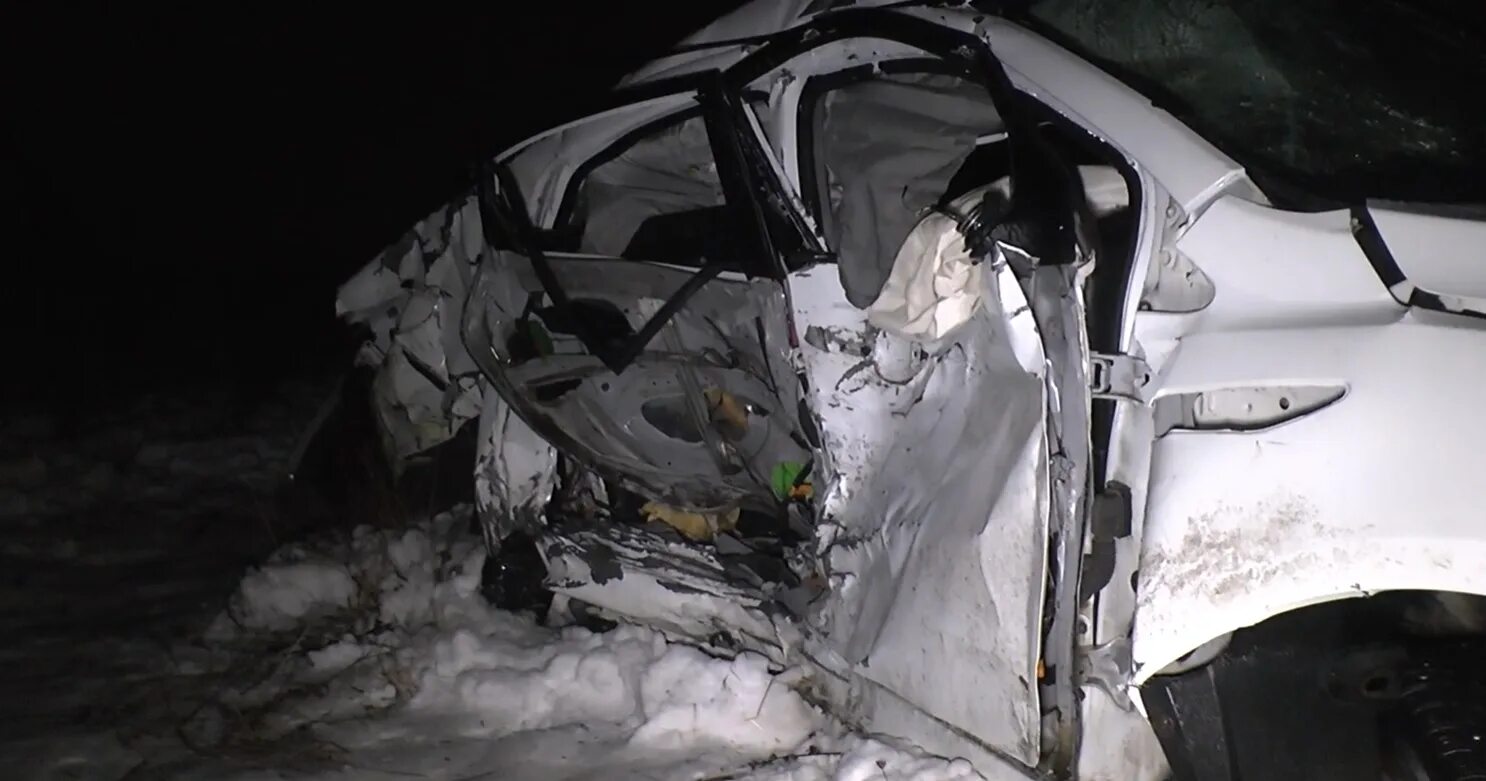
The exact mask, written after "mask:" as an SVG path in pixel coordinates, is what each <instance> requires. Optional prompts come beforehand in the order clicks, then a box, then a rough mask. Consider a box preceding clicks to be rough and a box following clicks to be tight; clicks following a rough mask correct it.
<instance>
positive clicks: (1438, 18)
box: [1028, 0, 1486, 207]
mask: <svg viewBox="0 0 1486 781" xmlns="http://www.w3.org/2000/svg"><path fill="white" fill-rule="evenodd" d="M1028 13H1029V14H1030V16H1031V19H1030V22H1031V24H1032V25H1033V26H1034V27H1035V28H1036V29H1038V31H1039V32H1043V33H1044V34H1047V35H1048V36H1049V37H1051V38H1053V39H1054V40H1057V41H1059V42H1061V43H1063V44H1064V45H1065V46H1067V47H1068V48H1069V49H1071V50H1072V51H1074V52H1075V53H1077V54H1079V55H1080V56H1082V57H1084V58H1086V59H1088V60H1090V61H1091V62H1093V63H1095V64H1096V65H1099V66H1100V67H1102V68H1104V69H1105V70H1107V71H1109V72H1110V73H1111V74H1113V75H1115V76H1116V77H1118V78H1121V79H1122V80H1124V81H1125V82H1127V83H1128V84H1130V85H1131V86H1132V87H1134V88H1135V89H1137V90H1140V91H1141V92H1143V93H1144V94H1146V95H1148V96H1150V97H1151V98H1152V99H1153V100H1154V101H1156V102H1157V104H1158V105H1159V106H1161V107H1162V108H1164V109H1166V110H1168V111H1170V112H1171V113H1172V114H1173V115H1175V116H1176V117H1177V118H1178V119H1180V120H1182V121H1183V122H1186V123H1187V124H1189V125H1191V126H1192V128H1193V129H1194V130H1196V131H1197V132H1199V133H1201V134H1203V135H1204V136H1205V137H1206V138H1207V139H1208V140H1209V141H1211V142H1212V143H1213V144H1215V145H1216V146H1218V147H1219V148H1221V149H1223V150H1224V151H1225V152H1227V153H1228V154H1229V155H1231V156H1232V157H1234V158H1235V159H1236V160H1237V161H1238V162H1239V163H1240V164H1242V165H1244V166H1245V167H1247V168H1248V169H1249V174H1250V176H1251V177H1252V178H1253V179H1254V180H1255V182H1256V183H1257V184H1258V185H1259V186H1260V187H1261V188H1263V189H1264V190H1265V192H1266V194H1267V195H1269V196H1270V197H1271V199H1272V200H1275V201H1276V202H1280V203H1286V204H1289V205H1294V206H1300V207H1306V206H1309V205H1316V206H1321V205H1325V204H1321V203H1316V201H1317V200H1318V199H1319V200H1321V201H1324V202H1332V203H1334V202H1342V203H1359V202H1361V201H1363V200H1365V199H1385V200H1398V201H1421V202H1432V203H1447V202H1457V203H1467V202H1469V203H1482V202H1486V104H1483V103H1482V101H1480V100H1478V99H1475V98H1473V97H1472V92H1471V90H1470V89H1469V88H1462V85H1476V84H1480V83H1482V82H1483V81H1486V56H1483V54H1482V49H1481V46H1480V40H1481V36H1482V33H1483V31H1486V10H1483V7H1482V6H1481V5H1480V4H1478V3H1470V4H1467V3H1456V4H1453V5H1452V4H1449V3H1444V2H1440V1H1439V0H1423V1H1422V2H1420V1H1416V2H1411V3H1404V2H1399V1H1398V0H1371V1H1369V2H1363V3H1353V2H1342V1H1341V0H1304V1H1297V0H1265V1H1264V2H1257V3H1240V4H1237V5H1232V6H1230V5H1228V4H1220V3H1213V2H1210V0H1137V1H1136V2H1134V3H1117V4H1116V3H1103V2H1098V1H1097V0H1044V1H1043V2H1038V3H1035V4H1034V5H1033V6H1032V7H1031V9H1030V10H1029V12H1028Z"/></svg>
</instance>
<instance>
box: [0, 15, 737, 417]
mask: <svg viewBox="0 0 1486 781" xmlns="http://www.w3.org/2000/svg"><path fill="white" fill-rule="evenodd" d="M740 4H741V3H740V2H738V0H702V1H700V2H690V3H684V4H683V3H677V4H663V5H662V4H654V5H652V4H650V3H640V2H631V3H615V2H609V3H597V2H590V3H582V2H579V3H572V2H569V3H561V4H558V3H548V4H522V5H516V4H514V3H501V2H487V3H484V4H481V5H479V6H476V7H468V8H466V7H444V8H437V7H428V6H424V5H419V6H416V7H415V6H411V5H407V6H403V7H402V8H400V9H393V8H390V7H381V6H374V5H371V4H358V5H355V6H347V7H345V8H344V9H343V10H341V11H340V12H339V13H336V14H329V13H326V12H324V11H323V10H322V11H315V12H313V13H312V14H307V13H305V12H303V11H302V10H299V9H291V8H290V7H288V6H283V7H273V6H269V5H262V6H252V7H236V8H234V7H232V6H219V5H216V4H209V5H210V7H197V8H195V9H189V8H185V7H180V8H155V9H147V8H144V7H143V6H139V5H137V4H129V5H125V4H117V5H114V6H112V7H110V9H109V10H102V9H99V8H80V7H69V8H51V9H50V10H48V11H45V12H44V13H45V16H44V17H33V18H27V19H24V20H15V19H12V20H10V21H9V22H8V23H5V24H4V27H5V28H6V32H5V33H4V35H5V36H6V37H7V38H10V40H8V41H6V49H7V51H9V52H10V56H11V57H12V58H13V60H12V63H11V64H10V66H9V67H8V68H7V70H8V71H9V75H8V76H7V77H6V80H7V81H8V82H9V84H8V85H7V92H8V93H9V97H8V99H7V100H6V101H5V103H6V108H5V109H4V110H3V111H0V114H3V116H4V118H3V120H0V121H3V123H4V125H5V131H6V137H5V138H4V141H5V147H6V154H5V159H4V167H3V169H0V179H3V181H4V182H5V187H4V202H3V204H0V211H3V213H4V215H5V220H6V227H5V230H4V236H5V240H4V244H3V245H0V257H3V258H4V266H3V268H4V272H5V273H4V278H3V283H0V306H3V318H4V319H3V327H4V333H5V334H6V335H7V336H6V338H5V341H4V344H5V348H4V349H5V354H3V357H0V360H3V362H4V365H5V367H6V368H5V369H3V370H0V374H3V377H4V382H3V389H4V393H5V394H6V397H7V398H14V397H24V398H27V399H30V400H32V401H35V400H42V401H47V402H57V403H64V404H67V403H72V402H73V401H75V400H76V399H77V398H80V397H87V396H93V397H95V398H96V397H99V396H128V395H129V394H133V393H137V392H141V391H156V390H160V389H163V388H169V387H172V386H183V385H202V384H206V385H222V384H230V385H233V386H235V387H238V388H240V389H243V390H244V391H245V392H249V391H251V389H252V388H253V387H255V386H261V385H266V384H272V383H274V382H277V381H279V379H280V378H282V377H284V376H287V375H292V374H295V373H298V372H305V371H319V370H322V369H326V368H327V367H328V368H329V369H330V370H335V369H339V368H340V367H342V366H345V365H348V363H349V356H350V349H351V347H352V346H353V340H352V339H351V338H350V333H349V331H348V329H346V328H344V327H343V326H341V325H339V324H338V322H337V321H336V320H335V318H334V293H335V287H336V285H338V284H339V283H340V282H341V281H343V280H344V279H345V278H347V277H348V276H350V274H351V273H353V272H354V271H355V270H356V269H357V268H359V267H360V266H361V265H362V264H363V263H365V262H366V261H367V260H369V259H370V258H371V257H372V255H374V254H375V253H376V252H377V251H378V250H379V249H380V248H381V247H382V246H384V245H385V244H387V243H388V242H390V241H392V240H393V239H395V238H396V237H397V236H398V235H399V234H400V233H401V232H402V231H404V230H406V229H407V228H408V227H410V226H411V224H412V223H413V222H414V221H416V220H417V219H419V218H421V217H422V216H423V215H425V214H426V213H428V212H429V211H431V210H432V209H433V208H435V207H436V206H438V205H439V204H440V203H442V202H443V201H444V200H446V199H447V198H449V197H450V196H452V195H454V194H455V192H456V191H457V189H458V188H459V187H460V186H461V185H462V182H463V181H464V177H465V176H466V172H467V170H468V167H469V165H470V164H471V163H472V162H473V161H475V160H476V159H478V158H479V157H480V156H482V155H490V154H494V153H496V152H498V151H499V150H500V149H501V148H503V147H504V146H505V145H508V144H511V143H514V142H516V141H519V140H520V139H521V138H523V137H525V136H526V135H529V134H531V133H533V132H536V131H537V130H540V129H542V128H543V127H545V126H547V125H550V124H553V123H555V122H559V121H563V120H565V119H568V118H571V113H572V112H573V111H574V110H575V106H577V105H578V104H580V103H581V102H582V101H583V100H586V99H592V98H594V97H596V96H597V95H598V94H599V93H601V92H602V91H603V90H606V89H608V88H609V87H611V86H612V84H613V83H614V82H615V81H616V80H617V79H618V78H619V77H620V76H621V75H623V74H624V73H625V72H628V71H630V70H632V69H634V68H635V67H637V66H639V65H641V64H643V63H644V62H646V61H648V60H651V59H654V58H656V57H658V56H660V55H661V54H663V53H664V52H665V51H666V50H667V49H668V48H669V46H670V45H672V44H674V43H675V42H676V41H678V40H679V39H681V38H682V37H684V36H685V35H687V34H688V33H690V32H692V31H693V30H695V29H697V28H699V27H701V26H702V25H704V24H706V23H707V22H708V21H710V20H712V19H713V18H715V17H716V16H718V15H720V14H722V13H724V12H726V11H728V10H731V9H732V8H734V7H736V6H738V5H740Z"/></svg>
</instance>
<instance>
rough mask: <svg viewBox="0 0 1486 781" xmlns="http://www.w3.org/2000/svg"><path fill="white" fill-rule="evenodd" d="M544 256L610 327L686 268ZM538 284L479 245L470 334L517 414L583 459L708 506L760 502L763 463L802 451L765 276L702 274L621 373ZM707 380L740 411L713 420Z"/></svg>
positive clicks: (629, 328)
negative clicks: (593, 350)
mask: <svg viewBox="0 0 1486 781" xmlns="http://www.w3.org/2000/svg"><path fill="white" fill-rule="evenodd" d="M551 265H552V268H553V270H554V273H555V274H556V275H557V276H558V277H559V278H560V279H561V281H562V285H563V287H564V288H565V289H566V290H567V293H568V295H569V296H570V298H571V299H573V300H574V301H578V302H581V303H583V305H584V306H585V307H586V308H585V310H584V311H585V313H586V314H587V315H588V316H591V317H594V318H602V319H603V320H604V321H606V322H607V326H606V328H607V331H606V333H607V334H608V335H610V336H612V337H615V338H624V337H625V336H627V335H628V334H629V333H633V331H635V330H637V329H639V328H640V327H641V326H642V325H643V324H644V323H645V322H647V321H648V320H649V319H650V317H651V316H652V315H653V314H654V313H655V311H657V310H658V309H659V308H660V306H661V305H662V303H663V302H664V301H665V300H667V299H669V298H670V297H671V296H672V295H673V294H674V293H675V292H676V290H677V289H679V288H680V287H682V286H683V285H685V284H687V282H688V280H689V279H691V277H692V276H693V272H691V271H690V270H686V269H677V268H673V267H669V266H661V265H658V264H648V263H638V262H634V261H626V260H618V259H608V258H594V257H582V256H554V257H552V259H551ZM541 291H542V287H541V285H540V283H539V282H538V281H537V279H536V278H535V275H534V274H533V272H532V270H531V267H530V265H529V264H528V263H527V261H526V259H525V258H523V257H522V256H520V255H517V254H515V253H509V252H500V253H494V254H492V256H491V258H490V260H489V261H488V262H487V264H486V266H485V268H484V270H483V271H482V273H481V276H480V280H479V282H478V283H477V286H476V290H475V293H474V295H473V297H472V299H471V300H472V308H471V318H470V322H469V324H468V325H469V328H470V334H471V340H472V341H471V343H472V345H475V344H478V345H480V347H478V348H476V349H477V350H479V355H480V356H481V359H482V360H485V361H488V363H489V372H488V373H489V374H490V375H491V377H492V382H493V383H495V384H496V387H497V389H498V390H499V391H500V392H501V393H502V395H503V396H505V398H507V399H508V400H509V401H510V402H511V403H512V404H513V405H514V406H515V408H516V409H517V411H518V412H519V413H520V414H521V415H522V417H523V418H524V419H525V420H526V421H527V423H528V424H529V425H531V427H532V428H533V429H534V430H536V431H538V432H539V433H540V434H541V435H542V436H543V437H545V438H546V439H548V440H549V441H551V442H553V443H555V444H557V445H558V446H559V447H561V448H562V449H563V450H564V451H565V452H567V453H568V454H570V455H572V456H573V457H575V458H577V459H578V460H579V461H581V462H583V463H584V464H585V465H587V466H588V467H590V468H592V469H595V470H597V471H599V472H600V473H602V474H604V475H605V476H606V477H608V478H611V479H614V480H616V481H617V482H619V483H620V484H621V485H625V486H628V487H630V488H631V490H634V491H635V492H636V493H639V494H641V495H644V496H648V497H654V498H657V499H661V500H664V501H665V502H666V503H668V504H672V505H675V506H678V507H682V508H686V509H690V510H698V511H712V510H722V509H726V508H729V507H733V506H736V505H738V504H739V503H741V502H745V501H752V502H757V503H764V504H772V503H773V502H774V501H775V499H774V495H773V492H772V489H771V486H770V483H769V475H770V473H771V472H772V470H773V469H774V468H775V467H776V466H777V465H779V464H784V463H803V462H805V461H808V460H809V451H808V448H807V445H806V444H805V440H804V438H803V436H802V435H801V434H800V432H799V430H798V424H797V423H796V422H795V421H796V409H795V404H794V399H795V398H796V395H795V390H794V387H795V374H794V371H793V369H792V368H791V367H790V365H789V363H788V350H789V347H788V344H789V335H788V333H787V332H785V331H783V330H782V325H783V324H784V323H786V322H787V319H786V317H785V315H784V306H785V304H784V297H783V294H782V291H780V289H779V286H778V285H777V284H776V283H773V282H769V281H763V280H758V281H748V280H744V279H739V278H737V277H736V276H735V275H730V278H719V279H714V280H712V281H710V282H707V283H706V284H704V285H702V286H701V287H700V288H699V289H698V290H697V291H696V292H695V293H694V294H693V295H692V296H691V297H690V298H689V299H688V300H687V301H686V303H685V304H684V305H683V306H682V307H681V308H680V309H679V310H678V311H677V312H676V314H675V315H674V316H673V317H672V318H671V319H670V321H669V322H668V323H667V324H666V325H665V326H664V327H663V328H662V330H661V334H660V336H659V337H658V338H657V339H655V340H654V341H653V342H652V343H651V344H650V345H649V346H648V347H647V349H646V350H645V351H643V352H642V353H641V354H640V355H639V357H638V358H637V359H636V360H635V361H634V362H633V363H632V364H631V365H630V366H629V367H627V368H626V369H625V370H624V371H623V372H622V373H615V372H614V371H611V370H610V369H609V368H608V367H606V366H605V365H604V363H603V362H602V361H601V360H600V359H599V358H597V357H596V356H593V355H592V354H590V353H589V352H588V350H587V349H586V348H585V347H584V346H583V345H582V344H581V343H580V342H579V340H578V339H577V337H576V335H575V334H574V333H572V331H573V329H572V327H571V325H570V324H567V323H564V322H561V320H560V319H558V318H557V317H556V313H554V312H552V311H551V309H550V308H549V307H548V306H547V303H546V299H545V298H544V296H543V294H542V292H541ZM475 302H478V303H475ZM709 391H711V392H712V394H713V397H714V398H718V399H721V398H723V396H722V395H721V394H723V393H726V397H727V398H728V399H731V400H732V401H733V403H734V404H735V405H736V406H737V408H738V409H739V410H740V411H741V412H743V413H744V415H743V416H742V418H741V419H732V420H720V419H719V418H718V417H717V416H716V415H715V414H714V412H713V411H712V410H709V409H708V406H707V402H706V399H707V398H708V392H709ZM735 418H736V416H735Z"/></svg>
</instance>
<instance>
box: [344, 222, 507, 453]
mask: <svg viewBox="0 0 1486 781" xmlns="http://www.w3.org/2000/svg"><path fill="white" fill-rule="evenodd" d="M483 244H484V240H483V238H482V237H481V235H480V224H479V216H478V214H477V213H476V210H475V206H474V202H473V200H471V199H456V200H455V201H453V202H451V203H449V204H448V205H446V206H445V207H444V208H442V209H440V210H438V211H436V212H434V213H433V214H431V215H429V216H428V217H427V218H425V219H423V220H422V221H420V222H419V223H418V224H417V225H415V226H414V227H413V228H412V230H410V231H409V232H408V233H407V234H405V235H404V236H403V238H402V239H401V240H399V241H398V242H397V243H396V244H394V245H392V246H390V247H388V248H387V249H386V250H384V251H383V252H382V253H381V254H380V255H378V256H377V257H376V258H375V259H373V260H372V261H371V262H370V263H368V264H367V265H366V266H365V267H364V268H363V269H362V270H361V271H360V272H359V273H358V274H357V275H356V276H354V277H352V278H351V280H349V281H348V282H346V283H345V284H344V285H342V286H341V289H340V292H339V295H338V297H337V300H336V312H337V314H339V315H340V316H341V317H343V318H345V319H346V320H347V321H349V322H352V323H359V324H362V325H365V326H366V327H367V328H368V329H370V331H371V335H370V338H369V339H368V340H367V342H366V343H365V344H364V345H363V347H362V350H361V352H360V354H359V356H358V361H359V362H360V363H361V364H363V365H367V366H372V367H374V368H375V369H376V377H375V379H374V380H373V383H372V397H373V403H374V406H375V408H376V410H377V414H378V417H379V418H380V420H381V423H382V431H383V434H384V437H385V440H386V444H387V449H388V452H389V454H390V455H391V456H393V462H394V463H399V462H401V461H402V460H403V459H406V458H408V457H409V456H412V455H414V454H416V453H420V452H422V451H424V450H427V449H429V448H431V447H433V446H435V445H438V444H440V443H442V442H445V441H447V440H448V439H450V438H451V437H453V436H454V434H455V432H457V431H458V430H459V428H460V427H461V426H463V425H464V424H465V423H466V422H467V421H469V420H471V419H473V418H475V417H476V416H478V415H479V414H480V408H481V402H482V399H483V396H482V393H481V388H480V384H479V381H478V379H479V377H478V372H477V371H476V367H475V364H474V362H473V361H472V360H471V359H470V357H469V355H468V354H467V353H466V352H465V349H464V345H463V342H462V339H461V336H460V328H459V325H460V322H461V318H462V314H463V309H464V301H465V297H466V295H467V291H468V289H469V279H470V277H471V276H472V274H473V270H474V265H475V263H476V262H477V260H478V258H479V253H480V250H481V247H482V246H483Z"/></svg>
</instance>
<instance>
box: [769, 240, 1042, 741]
mask: <svg viewBox="0 0 1486 781" xmlns="http://www.w3.org/2000/svg"><path fill="white" fill-rule="evenodd" d="M816 274H820V276H819V277H816ZM834 276H835V275H834V274H833V273H831V270H828V269H827V270H822V271H815V270H812V271H810V272H808V273H805V274H802V275H799V276H797V277H796V278H795V279H794V280H793V281H794V283H795V285H794V289H793V293H794V300H795V301H796V302H797V306H799V307H801V309H802V311H801V312H800V314H799V319H800V320H801V321H802V322H806V323H810V324H811V326H810V330H809V331H808V332H807V335H806V338H805V345H804V346H803V347H802V357H803V360H804V361H805V365H806V366H807V367H808V369H807V375H808V376H809V378H810V388H811V402H812V407H813V408H814V409H815V410H816V413H817V416H818V417H819V424H820V432H821V437H822V446H821V462H820V464H819V466H818V469H820V470H821V474H822V478H821V479H822V482H823V485H819V486H818V487H817V490H818V491H820V492H821V496H820V499H819V501H818V505H817V506H818V510H819V513H820V516H821V530H820V532H819V533H818V544H819V550H820V556H821V558H822V559H823V561H824V562H825V563H826V569H827V573H828V575H829V578H830V585H831V599H830V600H829V601H828V602H826V603H825V604H824V605H823V606H822V608H821V609H820V611H819V613H818V614H817V615H815V616H813V617H812V622H813V623H814V625H815V626H816V627H817V628H818V629H819V630H820V632H821V637H822V638H823V640H822V642H824V644H825V646H826V647H827V648H829V649H830V651H831V652H832V654H833V655H835V656H837V657H839V658H841V659H842V660H843V662H844V663H845V664H847V665H849V666H850V672H852V673H855V674H858V675H861V676H863V677H865V678H867V679H869V680H872V681H875V682H877V683H878V684H880V685H882V686H884V687H886V688H887V689H889V690H892V691H893V692H895V693H896V695H897V696H899V697H902V698H905V699H906V700H907V701H909V702H912V703H913V704H914V705H915V706H917V707H919V708H922V709H923V710H925V711H927V712H929V713H933V714H935V715H936V716H937V717H939V718H942V719H944V720H946V721H947V722H949V723H951V724H953V725H955V726H956V727H957V728H959V729H963V730H965V731H967V732H969V733H971V734H974V735H976V736H978V737H979V738H980V739H982V740H984V741H985V742H987V743H989V744H991V745H997V746H1013V747H1016V749H1015V751H1014V754H1015V756H1016V758H1017V759H1018V760H1019V761H1021V762H1023V763H1025V764H1029V765H1032V764H1036V762H1037V759H1038V740H1039V737H1038V733H1039V730H1040V713H1039V712H1038V708H1037V696H1036V691H1035V681H1036V669H1035V668H1036V658H1037V648H1038V645H1039V637H1040V633H1041V609H1042V582H1041V579H1040V577H1039V576H1037V575H1035V574H1034V575H1032V576H1031V577H1029V573H1041V572H1043V571H1044V561H1045V557H1046V555H1047V551H1046V547H1045V529H1046V526H1045V523H1046V517H1047V515H1046V514H1047V509H1048V496H1047V494H1046V486H1047V484H1048V479H1047V477H1048V476H1047V468H1048V453H1047V443H1046V432H1045V416H1046V411H1047V399H1046V396H1045V387H1046V386H1045V385H1044V381H1043V371H1044V361H1043V358H1042V355H1041V354H1040V352H1039V353H1036V354H1033V355H1027V354H1026V350H1027V348H1028V347H1029V346H1030V345H1032V344H1037V337H1036V323H1035V322H1034V321H1033V318H1032V314H1031V312H1030V311H1029V310H1028V309H1027V306H1026V302H1025V299H1021V301H1020V304H1019V305H1017V304H1013V305H1012V307H1011V309H1010V311H1003V308H1002V301H1003V295H1007V296H1008V297H1010V298H1011V299H1013V300H1016V299H1019V298H1020V295H1019V294H1020V288H1019V287H1018V286H1017V284H1016V281H1015V279H1014V277H1012V276H1011V274H1010V272H1009V271H1006V270H1004V269H1003V270H1002V271H1001V272H1000V274H999V276H1000V277H1004V280H1002V279H999V278H998V275H997V274H988V275H986V276H985V277H984V279H986V280H987V284H986V287H987V290H986V292H985V293H984V294H983V295H982V296H981V301H982V305H981V306H980V307H978V308H977V310H976V312H975V314H974V315H973V316H971V317H970V319H969V320H967V321H966V322H965V323H964V324H963V326H962V327H960V328H959V329H958V330H955V331H954V332H953V333H952V334H949V335H947V336H946V338H945V339H943V340H941V343H939V344H937V345H931V346H926V345H925V344H923V343H918V342H912V341H909V340H907V339H904V338H902V337H898V336H896V335H894V334H892V333H889V332H884V331H879V330H877V329H875V328H872V327H870V326H869V325H868V324H867V323H866V322H865V313H864V312H862V311H861V310H857V309H855V308H853V307H851V306H850V305H849V304H846V303H845V301H844V298H842V295H843V294H842V292H841V288H840V284H839V282H836V281H835V280H834ZM814 279H820V280H821V281H822V282H824V283H826V285H823V287H825V288H826V289H824V290H822V289H816V288H815V287H814V286H813V285H812V284H811V283H812V281H813V280H814ZM830 283H834V285H833V286H828V285H830ZM827 291H831V292H827ZM832 292H833V293H834V295H832V294H831V293H832ZM833 301H838V302H839V303H831V302H833Z"/></svg>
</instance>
